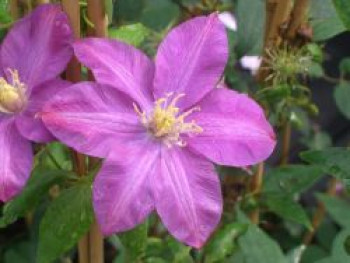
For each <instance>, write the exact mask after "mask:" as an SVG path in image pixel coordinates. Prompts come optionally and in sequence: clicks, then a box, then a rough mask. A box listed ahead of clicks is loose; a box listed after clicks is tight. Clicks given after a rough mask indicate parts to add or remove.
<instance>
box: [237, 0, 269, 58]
mask: <svg viewBox="0 0 350 263" xmlns="http://www.w3.org/2000/svg"><path fill="white" fill-rule="evenodd" d="M265 2H266V1H264V0H238V3H237V7H236V10H235V12H236V14H237V24H238V31H237V53H238V57H241V56H243V55H261V53H262V47H263V41H264V33H265V19H266V15H265V10H266V9H265Z"/></svg>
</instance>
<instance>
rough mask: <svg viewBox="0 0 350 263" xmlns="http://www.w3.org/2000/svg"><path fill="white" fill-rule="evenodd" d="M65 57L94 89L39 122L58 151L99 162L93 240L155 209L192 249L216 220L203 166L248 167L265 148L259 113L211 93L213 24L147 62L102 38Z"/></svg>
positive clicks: (221, 50)
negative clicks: (87, 72) (61, 146)
mask: <svg viewBox="0 0 350 263" xmlns="http://www.w3.org/2000/svg"><path fill="white" fill-rule="evenodd" d="M74 50H75V54H76V56H77V57H78V59H79V60H80V61H81V62H82V63H83V64H84V65H85V66H86V67H88V68H90V69H91V70H92V72H93V74H94V77H95V79H96V81H97V83H93V82H83V83H79V84H76V85H74V86H72V87H71V88H70V89H68V90H66V91H65V92H62V93H59V94H58V95H57V96H56V97H55V98H53V99H52V100H51V101H50V102H49V103H48V104H47V105H46V106H45V107H44V110H43V112H42V114H41V116H42V119H43V121H44V123H45V125H46V126H47V127H48V129H49V130H50V131H51V132H52V133H53V134H54V135H55V136H56V137H57V138H59V139H60V140H61V141H62V142H64V143H66V144H67V145H69V146H71V147H73V148H75V149H76V150H78V151H80V152H83V153H85V154H89V155H92V156H97V157H102V158H106V159H105V162H104V164H103V166H102V168H101V170H100V171H99V173H98V175H97V177H96V179H95V182H94V186H93V202H94V209H95V213H96V215H97V219H98V222H99V224H100V226H101V229H102V232H103V233H104V234H105V235H109V234H112V233H115V232H120V231H125V230H128V229H131V228H133V227H134V226H135V225H137V224H139V223H141V222H142V221H143V220H144V219H145V218H146V217H147V216H148V215H149V214H150V213H151V212H152V211H154V210H155V211H156V212H157V213H158V215H159V216H160V218H161V220H162V222H163V224H164V225H165V227H166V228H167V229H168V230H169V231H170V232H171V234H172V235H173V236H175V237H176V238H177V239H178V240H180V241H182V242H184V243H186V244H188V245H191V246H193V247H196V248H200V247H201V246H202V245H203V244H204V242H205V241H206V240H207V238H208V236H209V235H210V234H211V233H212V231H213V230H214V228H215V227H216V225H217V224H218V222H219V221H220V216H221V212H222V196H221V191H220V181H219V178H218V176H217V175H216V173H215V167H214V165H213V162H214V163H217V164H220V165H232V166H237V167H241V166H247V165H252V164H256V163H258V162H261V161H263V160H265V159H266V158H267V157H268V156H269V155H270V154H271V152H272V151H273V149H274V146H275V136H274V132H273V130H272V128H271V126H270V125H269V123H268V121H267V120H266V118H265V116H264V112H263V110H262V109H261V108H260V106H259V105H258V104H257V103H255V102H254V101H253V100H252V99H250V98H249V97H248V96H246V95H243V94H238V93H237V92H235V91H232V90H229V89H227V88H225V87H222V85H219V86H220V88H219V87H218V83H220V78H221V76H222V74H223V71H224V67H225V65H226V62H227V59H228V43H227V37H226V32H225V27H224V25H223V24H222V23H221V22H220V21H219V19H218V15H217V14H212V15H210V16H208V17H204V16H202V17H197V18H194V19H192V20H189V21H188V22H185V23H183V24H181V25H179V26H178V27H176V28H175V29H173V30H172V31H171V32H170V33H169V34H168V35H167V36H166V38H165V39H164V41H163V42H162V43H161V45H160V47H159V50H158V53H157V55H156V58H155V62H152V61H151V60H150V59H149V58H148V57H147V56H146V55H144V54H143V53H142V52H140V51H139V50H137V49H135V48H134V47H132V46H130V45H127V44H124V43H122V42H118V41H115V40H109V39H98V38H88V39H83V40H79V41H77V42H76V43H75V44H74Z"/></svg>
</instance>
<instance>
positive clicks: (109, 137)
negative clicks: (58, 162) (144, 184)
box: [41, 82, 146, 157]
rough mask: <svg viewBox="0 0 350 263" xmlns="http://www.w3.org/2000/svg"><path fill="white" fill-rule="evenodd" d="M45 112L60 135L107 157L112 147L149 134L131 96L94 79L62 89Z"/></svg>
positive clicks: (67, 141)
mask: <svg viewBox="0 0 350 263" xmlns="http://www.w3.org/2000/svg"><path fill="white" fill-rule="evenodd" d="M41 115H42V119H43V121H44V124H45V125H46V127H47V128H48V129H49V130H50V131H51V132H52V134H53V135H54V136H55V137H56V138H58V139H59V140H60V141H62V142H64V143H65V144H67V145H69V146H71V147H73V148H74V149H76V150H78V151H80V152H83V153H85V154H89V155H92V156H97V157H106V156H107V154H108V152H109V150H110V149H115V148H116V147H118V146H121V145H122V146H121V147H124V146H125V145H126V144H133V143H134V142H135V141H137V140H140V139H144V138H145V136H146V130H145V128H144V127H143V126H142V125H141V124H140V122H139V119H138V116H137V114H136V113H135V112H134V110H133V107H132V101H131V100H130V98H129V97H127V96H125V95H124V94H122V93H121V92H119V91H118V90H116V89H114V88H112V87H110V86H106V85H100V84H96V83H93V82H83V83H79V84H76V85H73V86H71V87H70V88H69V89H67V90H65V91H64V92H60V93H59V94H58V95H57V96H55V98H53V99H52V100H51V101H50V102H49V103H48V104H47V105H46V106H45V107H44V110H43V113H42V114H41Z"/></svg>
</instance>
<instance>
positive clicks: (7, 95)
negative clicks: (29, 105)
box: [0, 69, 26, 113]
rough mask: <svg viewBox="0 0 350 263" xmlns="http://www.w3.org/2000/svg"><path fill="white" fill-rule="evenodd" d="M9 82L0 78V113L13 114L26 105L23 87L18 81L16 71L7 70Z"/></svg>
mask: <svg viewBox="0 0 350 263" xmlns="http://www.w3.org/2000/svg"><path fill="white" fill-rule="evenodd" d="M8 72H9V73H10V78H11V81H10V82H8V81H6V80H5V79H4V78H0V113H1V112H2V113H15V112H19V111H21V110H22V109H23V107H24V105H25V103H26V96H25V85H24V84H23V83H22V82H21V81H20V79H19V76H18V71H17V70H11V69H8Z"/></svg>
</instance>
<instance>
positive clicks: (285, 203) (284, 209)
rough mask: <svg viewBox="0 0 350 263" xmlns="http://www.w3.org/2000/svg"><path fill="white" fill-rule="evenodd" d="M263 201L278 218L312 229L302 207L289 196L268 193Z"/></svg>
mask: <svg viewBox="0 0 350 263" xmlns="http://www.w3.org/2000/svg"><path fill="white" fill-rule="evenodd" d="M263 200H264V203H265V204H266V206H267V207H268V208H269V210H270V211H272V212H274V213H275V214H277V215H279V216H280V217H282V218H284V219H287V220H290V221H292V222H295V223H298V224H301V225H303V226H305V227H306V228H308V229H312V226H311V222H310V220H309V218H308V216H307V214H306V212H305V211H304V209H303V207H302V206H301V205H300V204H299V203H297V202H295V201H294V200H293V199H292V197H291V196H287V195H285V194H271V193H270V194H265V195H264V196H263Z"/></svg>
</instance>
